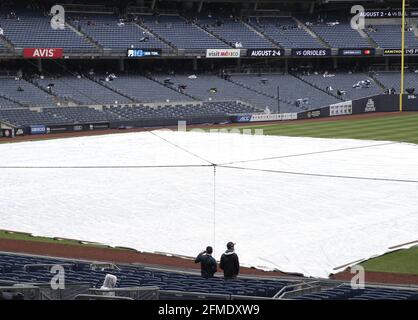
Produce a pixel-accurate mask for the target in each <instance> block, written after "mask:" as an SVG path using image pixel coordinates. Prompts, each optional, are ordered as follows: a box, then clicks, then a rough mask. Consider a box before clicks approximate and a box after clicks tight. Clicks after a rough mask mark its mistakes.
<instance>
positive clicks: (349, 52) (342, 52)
mask: <svg viewBox="0 0 418 320" xmlns="http://www.w3.org/2000/svg"><path fill="white" fill-rule="evenodd" d="M338 55H339V56H350V57H354V56H357V57H359V56H360V57H361V56H364V57H367V56H374V55H375V50H374V49H373V48H370V49H350V48H342V49H338Z"/></svg>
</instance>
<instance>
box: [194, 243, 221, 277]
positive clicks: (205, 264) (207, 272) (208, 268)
mask: <svg viewBox="0 0 418 320" xmlns="http://www.w3.org/2000/svg"><path fill="white" fill-rule="evenodd" d="M212 252H213V249H212V247H206V250H205V251H202V252H201V253H199V255H198V256H197V258H196V259H195V261H194V262H195V263H200V268H201V273H202V277H203V278H212V277H213V275H214V274H215V272H216V271H217V266H216V260H215V258H213V257H212Z"/></svg>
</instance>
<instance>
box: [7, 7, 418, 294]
mask: <svg viewBox="0 0 418 320" xmlns="http://www.w3.org/2000/svg"><path fill="white" fill-rule="evenodd" d="M78 2H82V1H78ZM358 2H361V3H362V4H363V5H364V11H363V12H362V10H363V9H359V12H358V14H359V15H358V16H355V14H354V15H353V14H352V13H351V6H352V5H353V4H358V3H357V2H356V3H354V2H353V3H351V2H350V1H344V2H341V1H340V2H338V3H336V2H332V3H330V4H329V3H327V2H323V1H302V2H299V1H298V2H295V1H291V0H289V1H288V2H286V1H277V2H276V1H268V2H265V1H263V0H258V1H255V0H254V1H253V0H249V1H241V2H239V1H230V0H225V1H222V2H220V1H210V0H205V1H181V0H178V1H149V0H143V1H133V2H129V1H126V2H121V1H113V0H103V1H99V0H97V1H91V2H89V4H88V5H84V4H82V3H74V1H67V0H63V1H61V2H60V6H58V7H56V6H55V7H54V8H51V6H52V5H53V3H51V2H49V1H27V0H15V1H12V0H10V1H9V0H5V1H1V3H0V154H2V155H6V156H2V157H0V169H1V172H2V173H1V175H0V183H1V185H7V189H5V190H3V192H1V193H0V203H1V204H2V206H1V207H0V299H25V300H49V299H61V300H73V299H76V300H78V299H88V300H89V299H103V300H108V299H115V300H118V299H119V300H130V299H133V300H157V299H159V300H170V299H176V300H179V299H183V300H191V299H200V300H208V299H217V300H238V299H241V300H243V299H248V300H259V299H268V300H288V299H292V300H337V299H338V300H381V299H385V300H418V279H417V276H416V275H414V274H409V273H408V274H400V273H395V272H392V273H387V272H386V273H381V272H373V271H369V270H367V272H366V277H367V283H366V286H365V287H355V286H354V287H353V286H352V285H351V283H350V280H351V279H352V274H351V273H350V268H351V267H353V266H357V264H358V263H363V262H365V261H370V260H369V259H370V258H373V257H376V256H379V255H383V254H386V253H389V252H393V251H395V250H398V249H405V251H406V250H413V249H414V248H413V246H414V244H416V243H415V242H414V240H416V234H417V232H418V229H417V226H418V223H417V222H418V221H417V218H416V207H417V205H418V200H417V199H416V197H414V195H415V194H416V193H417V191H418V190H417V181H418V177H417V172H418V168H417V164H416V161H415V159H416V157H417V153H418V148H417V145H416V144H413V143H406V142H403V141H408V142H414V140H412V141H411V140H402V139H401V138H400V136H401V133H400V134H399V136H398V138H399V139H396V137H395V138H394V139H387V140H385V139H379V138H378V137H375V136H373V137H372V138H370V139H368V138H367V137H365V138H364V140H358V139H351V138H345V137H344V138H343V139H331V138H336V136H332V135H331V136H327V138H323V137H319V138H313V137H312V136H309V135H308V136H307V135H303V137H300V136H293V134H292V132H291V131H292V129H289V130H290V131H288V132H290V134H289V136H287V135H280V136H274V135H271V136H268V135H259V134H251V135H249V134H246V135H242V134H238V133H237V130H235V133H234V134H227V133H225V132H228V131H229V129H231V130H233V129H234V128H237V126H238V128H241V127H242V126H250V125H254V124H255V123H256V124H257V125H260V126H261V125H263V124H266V123H270V124H271V123H275V124H276V123H279V122H280V123H282V122H284V124H285V125H286V123H288V122H292V123H299V124H300V125H303V124H307V125H308V124H311V123H315V125H318V127H317V129H318V130H319V131H320V130H321V128H322V127H325V126H326V122H328V121H331V120H337V122H338V121H340V123H342V126H348V123H349V122H350V121H351V120H354V119H362V120H364V121H367V120H370V119H379V118H380V116H382V118H384V117H383V115H386V114H387V113H394V112H398V111H399V110H400V109H402V110H403V111H418V106H417V104H416V101H418V100H417V99H418V95H417V94H416V92H415V90H416V89H417V88H418V87H417V83H418V61H417V56H418V27H417V23H418V18H417V17H418V8H414V7H413V6H412V4H411V5H409V6H408V10H407V12H406V19H405V21H404V23H405V25H404V28H403V31H404V32H402V27H401V23H402V22H403V21H402V19H401V17H402V13H400V11H399V9H398V5H399V4H398V3H395V2H392V1H391V0H387V1H386V0H385V1H384V3H381V2H376V3H375V2H373V1H367V2H366V3H363V2H362V1H358ZM128 3H129V4H128ZM64 13H65V14H64ZM355 17H357V18H358V19H359V21H360V20H361V18H363V17H365V19H366V20H365V22H366V23H365V25H364V26H363V27H362V28H353V27H352V22H353V18H355ZM402 34H404V36H405V43H404V44H402V43H401V41H400V39H401V35H402ZM403 47H404V49H405V51H404V52H403V53H404V54H405V56H406V59H405V61H406V67H405V70H404V73H405V74H404V81H403V86H402V87H401V77H400V74H399V70H400V65H399V62H400V55H401V53H402V48H403ZM272 121H274V122H272ZM405 121H406V122H408V120H405ZM388 123H389V120H388ZM411 123H413V121H412V120H411V121H410V123H409V124H411ZM177 125H180V126H181V128H182V130H180V132H174V131H176V130H177ZM184 125H187V126H188V128H189V129H193V128H194V129H206V130H205V132H202V131H204V130H200V131H199V132H196V131H195V132H186V129H185V128H184ZM398 125H399V124H398ZM377 126H378V124H372V125H371V126H370V128H367V130H368V131H369V132H371V131H373V130H374V129H376V127H377ZM389 126H391V124H389ZM395 127H396V128H398V126H396V125H394V128H395ZM121 129H123V131H122V130H121ZM167 129H169V130H167ZM173 129H174V130H173ZM207 129H223V132H215V133H213V132H210V133H209V132H207V131H208V130H207ZM246 129H247V130H248V128H246ZM258 129H260V128H259V127H258ZM332 130H335V131H337V130H338V128H337V127H335V128H331V129H330V131H331V132H332ZM116 132H118V133H119V134H111V133H116ZM400 132H403V128H401V130H400ZM55 133H57V134H56V135H53V134H55ZM319 136H320V133H319ZM61 138H65V139H61ZM371 139H374V140H371ZM389 140H390V141H389ZM398 140H399V141H398ZM396 141H398V142H396ZM4 142H18V143H4ZM8 230H12V231H8ZM414 237H415V238H414ZM73 239H76V240H73ZM231 240H232V241H234V242H236V251H237V253H238V255H239V258H240V262H241V273H240V275H239V277H238V278H237V279H234V280H233V281H224V279H223V278H222V276H221V273H220V272H218V273H217V274H216V276H215V277H214V278H212V279H203V278H202V277H201V276H200V273H199V272H198V267H199V266H198V265H197V264H195V263H194V261H193V257H195V256H196V254H197V253H198V252H200V251H201V249H202V248H204V247H205V246H207V245H212V246H213V247H214V257H215V258H216V259H217V260H219V257H220V256H221V254H222V253H223V252H224V249H225V248H224V247H225V244H226V243H227V242H228V241H231ZM58 265H59V266H61V267H62V268H64V271H65V282H66V287H65V288H60V289H59V290H53V289H52V286H51V284H50V281H51V269H54V268H55V267H56V266H58ZM61 267H60V268H61ZM107 275H113V276H116V277H117V281H116V286H115V287H113V288H110V289H109V288H107V289H105V290H103V288H102V285H105V284H106V281H105V277H106V276H107ZM104 281H105V283H104Z"/></svg>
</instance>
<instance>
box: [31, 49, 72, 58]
mask: <svg viewBox="0 0 418 320" xmlns="http://www.w3.org/2000/svg"><path fill="white" fill-rule="evenodd" d="M63 52H64V50H63V49H62V48H24V49H23V57H24V58H37V59H62V56H63Z"/></svg>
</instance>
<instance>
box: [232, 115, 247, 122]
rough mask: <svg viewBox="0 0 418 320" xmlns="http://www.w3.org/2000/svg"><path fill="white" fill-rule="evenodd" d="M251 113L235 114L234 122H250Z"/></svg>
mask: <svg viewBox="0 0 418 320" xmlns="http://www.w3.org/2000/svg"><path fill="white" fill-rule="evenodd" d="M250 120H251V115H245V116H237V117H236V118H235V122H250Z"/></svg>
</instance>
